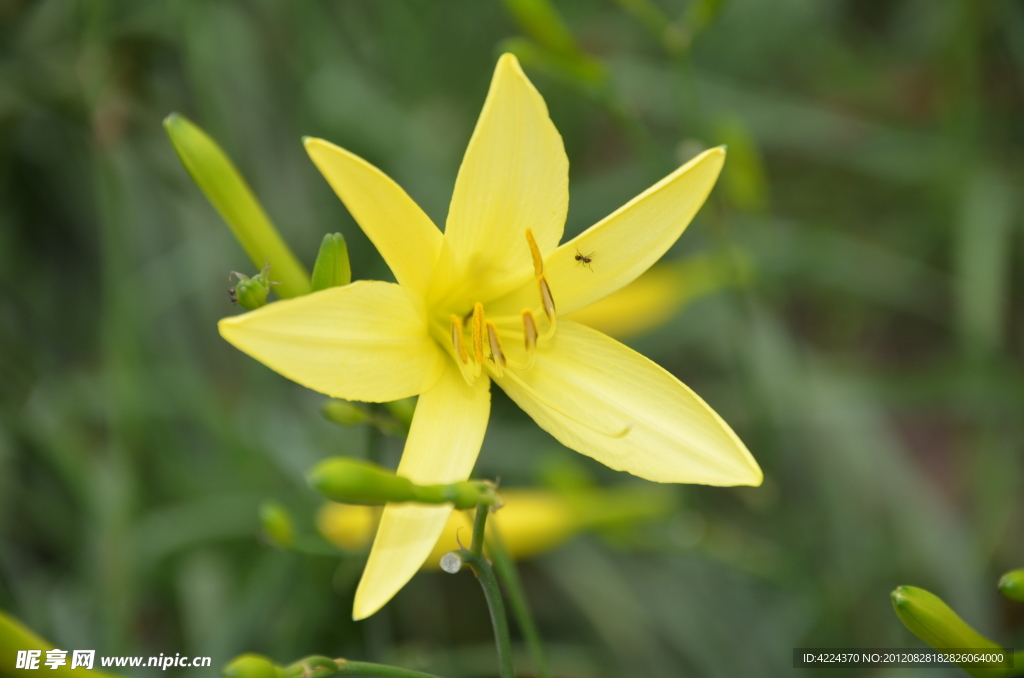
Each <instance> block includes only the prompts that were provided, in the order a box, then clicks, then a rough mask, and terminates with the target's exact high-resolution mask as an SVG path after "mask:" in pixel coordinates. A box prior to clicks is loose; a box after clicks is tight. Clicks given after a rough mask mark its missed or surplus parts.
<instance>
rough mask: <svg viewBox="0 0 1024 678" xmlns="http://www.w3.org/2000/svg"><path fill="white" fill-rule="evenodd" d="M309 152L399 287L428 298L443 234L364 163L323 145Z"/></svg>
mask: <svg viewBox="0 0 1024 678" xmlns="http://www.w3.org/2000/svg"><path fill="white" fill-rule="evenodd" d="M305 144H306V152H307V153H309V157H310V158H312V160H313V163H314V164H315V165H316V166H317V168H318V169H319V170H320V173H321V174H323V175H324V178H325V179H327V183H329V184H330V185H331V188H333V189H334V192H335V193H337V194H338V197H339V198H341V201H342V202H344V203H345V207H347V208H348V211H349V212H351V214H352V217H353V218H354V219H355V220H356V222H358V223H359V226H360V228H362V229H363V232H364V233H366V236H367V237H368V238H369V239H370V240H371V241H372V242H373V245H374V247H376V248H377V251H378V252H380V254H381V256H382V257H384V261H386V262H387V264H388V266H389V267H391V272H392V273H394V274H395V279H396V280H398V282H399V283H401V284H403V285H406V286H408V287H411V288H413V289H414V290H416V291H417V292H418V293H419V294H420V295H421V296H426V294H427V289H428V287H429V284H430V277H431V274H432V272H433V270H434V263H435V262H436V261H437V255H438V252H440V251H441V239H442V235H441V231H439V230H438V228H437V226H435V225H434V222H432V221H431V220H430V217H428V216H427V215H426V213H425V212H424V211H423V210H422V209H420V207H419V205H417V204H416V203H415V202H414V201H413V199H412V198H410V197H409V195H408V194H407V193H406V192H405V191H403V190H402V187H401V186H399V185H398V184H396V183H395V182H394V181H392V180H391V178H390V177H388V176H387V175H386V174H384V173H383V172H381V171H380V170H379V169H377V168H376V167H374V166H373V165H371V164H370V163H368V162H366V161H365V160H363V159H362V158H360V157H359V156H357V155H354V154H352V153H349V152H348V151H346V150H345V149H343V148H340V147H338V146H335V145H334V144H332V143H330V142H328V141H324V140H323V139H313V138H307V139H305Z"/></svg>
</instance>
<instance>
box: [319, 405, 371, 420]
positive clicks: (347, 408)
mask: <svg viewBox="0 0 1024 678" xmlns="http://www.w3.org/2000/svg"><path fill="white" fill-rule="evenodd" d="M320 413H321V414H323V415H324V417H326V418H327V419H329V420H331V421H333V422H334V423H335V424H341V425H342V426H355V425H356V424H361V423H363V422H364V421H367V420H368V419H369V414H368V413H367V412H366V410H364V409H363V408H361V407H359V406H358V405H356V404H355V403H351V402H349V401H347V400H341V399H339V398H332V399H331V400H328V401H327V402H326V403H324V404H323V407H322V408H320Z"/></svg>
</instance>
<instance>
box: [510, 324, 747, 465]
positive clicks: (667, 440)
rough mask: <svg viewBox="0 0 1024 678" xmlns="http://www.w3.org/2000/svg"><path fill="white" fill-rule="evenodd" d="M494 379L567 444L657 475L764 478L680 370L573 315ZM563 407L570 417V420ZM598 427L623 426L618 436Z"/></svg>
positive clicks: (609, 462)
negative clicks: (516, 369)
mask: <svg viewBox="0 0 1024 678" xmlns="http://www.w3.org/2000/svg"><path fill="white" fill-rule="evenodd" d="M518 376H519V378H520V379H522V381H523V382H525V383H526V384H527V385H528V386H529V387H530V389H532V392H531V391H530V390H528V389H526V388H524V387H523V386H522V385H520V384H518V383H516V382H515V381H514V380H513V379H511V378H509V377H508V376H507V375H506V376H505V377H503V378H501V379H498V380H497V382H498V384H499V385H500V386H501V388H502V389H504V391H505V392H506V393H507V394H508V395H509V397H511V398H512V400H514V401H516V403H518V404H519V406H520V407H521V408H523V410H525V411H526V412H527V414H529V415H530V416H531V417H533V418H534V420H535V421H536V422H537V423H538V424H539V425H540V427H541V428H543V429H544V430H546V431H547V432H548V433H550V434H551V435H553V436H554V437H555V438H557V439H558V440H559V442H561V443H562V444H563V445H565V446H567V447H570V448H572V449H574V450H576V451H577V452H581V453H583V454H585V455H587V456H590V457H593V458H594V459H596V460H598V461H599V462H601V463H602V464H605V465H607V466H610V467H611V468H613V469H616V470H619V471H628V472H629V473H632V474H634V475H637V476H640V477H641V478H646V479H648V480H654V481H657V482H674V483H699V484H703V485H760V484H761V479H762V476H761V469H760V468H758V465H757V462H756V461H754V458H753V457H752V456H751V454H750V452H748V451H747V448H746V447H745V446H744V445H743V443H742V442H741V441H740V439H739V438H738V437H737V436H736V434H735V433H733V432H732V429H730V428H729V426H728V425H727V424H726V423H725V422H724V421H722V418H721V417H719V416H718V415H717V414H716V413H715V412H714V411H713V410H712V409H711V408H710V407H708V406H707V405H706V404H705V403H704V401H703V400H701V399H700V398H699V397H698V396H697V395H696V394H695V393H694V392H693V391H691V390H690V389H689V388H687V387H686V386H685V385H684V384H682V383H681V382H680V381H679V380H678V379H676V378H675V377H673V376H672V375H671V374H669V373H668V372H666V371H665V370H664V369H662V368H661V367H659V366H657V365H655V364H654V363H653V362H651V361H650V360H648V359H647V358H645V357H643V356H642V355H640V354H639V353H637V352H635V351H633V350H631V349H629V348H627V347H626V346H623V345H622V344H620V343H619V342H617V341H615V340H614V339H611V338H610V337H607V336H605V335H603V334H601V333H600V332H597V331H596V330H592V329H590V328H588V327H584V326H583V325H579V324H576V323H574V322H571V321H565V322H560V323H559V324H558V332H557V333H556V334H555V336H554V337H553V338H552V339H551V340H549V341H548V342H544V343H542V344H541V345H540V346H539V347H538V349H537V358H536V362H535V363H534V365H533V367H531V368H530V369H529V370H526V371H524V372H520V373H518ZM552 406H555V407H558V408H559V409H561V410H562V412H564V413H567V414H569V415H571V416H572V419H570V418H569V417H567V416H565V415H564V414H562V413H560V412H556V411H555V410H554V409H553V408H552ZM587 423H591V424H592V425H594V427H595V428H599V427H604V428H605V429H607V428H608V427H609V426H611V427H612V428H616V427H620V426H623V425H626V426H629V427H630V428H629V432H628V433H626V435H624V436H621V437H611V436H608V435H605V434H602V433H600V432H598V431H596V430H594V428H589V427H588V426H587V425H586V424H587Z"/></svg>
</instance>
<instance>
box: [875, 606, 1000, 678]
mask: <svg viewBox="0 0 1024 678" xmlns="http://www.w3.org/2000/svg"><path fill="white" fill-rule="evenodd" d="M892 605H893V608H894V609H895V610H896V616H897V617H899V618H900V621H901V622H903V625H904V626H906V627H907V629H908V630H910V632H911V633H913V634H914V635H915V636H917V637H918V638H920V639H921V640H923V641H924V642H926V643H928V644H929V645H931V646H932V647H934V648H935V649H936V650H965V649H972V650H1002V649H1003V648H1002V647H1001V646H1000V645H998V644H997V643H994V642H992V641H991V640H989V639H988V638H986V637H985V636H983V635H981V634H980V633H978V632H977V631H975V630H974V629H973V628H971V626H970V625H969V624H968V623H967V622H965V621H964V620H963V619H961V618H960V617H959V616H958V615H957V613H956V612H954V611H953V610H951V609H950V607H949V606H948V605H946V603H944V602H943V601H942V599H941V598H939V597H938V596H936V595H935V594H933V593H929V592H928V591H925V590H924V589H919V588H917V587H915V586H899V587H897V588H896V590H895V591H893V592H892ZM962 668H964V670H966V671H967V672H968V673H970V674H971V675H973V676H976V677H977V678H996V677H997V676H1003V675H1005V673H1006V669H1005V667H1002V666H992V667H986V666H980V665H977V664H972V665H965V666H963V667H962Z"/></svg>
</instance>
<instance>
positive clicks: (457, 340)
mask: <svg viewBox="0 0 1024 678" xmlns="http://www.w3.org/2000/svg"><path fill="white" fill-rule="evenodd" d="M452 346H454V347H455V352H456V353H457V354H458V355H459V358H460V359H461V360H462V362H463V363H468V362H469V353H467V352H466V345H465V344H464V343H463V342H462V321H461V320H459V316H457V315H455V314H454V313H453V314H452Z"/></svg>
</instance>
